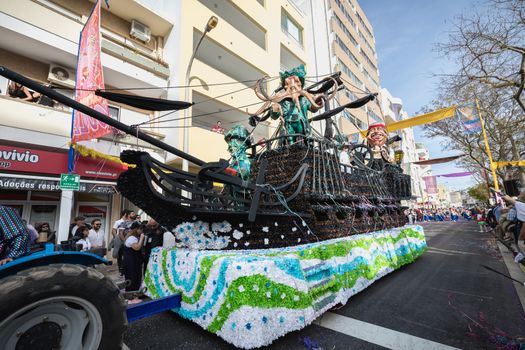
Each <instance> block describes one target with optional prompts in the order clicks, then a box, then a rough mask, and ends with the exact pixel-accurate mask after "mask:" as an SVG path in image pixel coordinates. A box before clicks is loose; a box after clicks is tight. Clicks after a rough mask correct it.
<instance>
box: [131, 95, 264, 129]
mask: <svg viewBox="0 0 525 350" xmlns="http://www.w3.org/2000/svg"><path fill="white" fill-rule="evenodd" d="M262 103H264V102H263V101H260V102H255V103H250V104H247V105H244V106H238V107H232V108H228V109H224V110H221V111H217V112H207V113H202V114H197V115H193V116H188V117H180V118H173V119H165V120H160V121H156V122H154V123H166V122H171V121H177V120H184V119H193V118H200V117H205V116H208V115H214V114H219V113H225V112H231V111H235V110H239V109H241V108H246V107H251V106H255V105H259V104H262ZM171 113H172V112H170V113H166V114H165V115H162V116H161V117H165V116H166V115H168V114H171ZM150 123H151V122H150V121H149V120H148V121H146V122H142V123H139V124H136V125H133V126H135V127H140V126H141V125H146V124H150ZM155 128H158V129H178V128H184V126H155Z"/></svg>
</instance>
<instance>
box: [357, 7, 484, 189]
mask: <svg viewBox="0 0 525 350" xmlns="http://www.w3.org/2000/svg"><path fill="white" fill-rule="evenodd" d="M358 2H359V4H360V6H361V8H362V9H363V11H364V12H365V14H366V16H367V17H368V20H369V21H370V22H371V23H372V26H373V31H374V35H375V37H376V51H377V56H378V60H379V73H380V75H381V76H380V79H381V86H383V87H385V88H387V89H388V90H389V91H390V93H391V94H392V95H393V96H395V97H399V98H401V99H402V100H403V105H404V109H405V110H406V111H407V112H408V114H409V116H414V115H416V114H417V112H418V111H419V110H420V109H421V107H423V106H425V105H426V104H427V103H429V102H430V101H431V100H432V99H433V98H434V96H435V95H436V93H435V92H436V88H437V79H436V78H434V77H433V74H439V73H444V72H452V71H453V70H454V64H453V62H451V61H448V60H447V59H445V58H442V57H439V55H438V54H437V53H436V52H435V43H437V42H443V41H446V39H447V36H448V32H449V31H451V30H452V29H453V20H454V17H456V16H458V15H460V14H461V13H466V12H468V11H469V9H471V8H472V6H474V4H476V5H479V4H480V1H479V0H477V1H476V0H431V1H421V0H419V1H414V0H359V1H358ZM414 132H415V135H416V140H417V141H418V142H422V143H424V144H425V145H426V146H427V148H428V150H429V152H430V157H431V158H438V157H444V156H449V155H454V154H459V153H461V150H456V151H442V150H441V149H442V147H441V144H440V143H443V142H446V140H445V139H437V138H435V139H429V138H427V137H425V136H424V133H423V131H422V130H421V128H419V127H418V128H416V129H415V130H414ZM459 171H464V170H463V169H459V168H457V167H456V166H455V165H454V163H446V164H441V165H433V166H432V172H433V174H434V175H439V174H446V173H451V172H459ZM438 183H441V184H445V185H446V186H447V187H449V188H451V189H463V188H467V187H470V186H472V185H473V184H475V180H474V179H473V178H472V177H470V176H469V177H461V178H453V179H446V178H438Z"/></svg>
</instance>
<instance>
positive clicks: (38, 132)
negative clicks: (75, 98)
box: [0, 95, 164, 156]
mask: <svg viewBox="0 0 525 350" xmlns="http://www.w3.org/2000/svg"><path fill="white" fill-rule="evenodd" d="M71 115H72V113H71V110H69V109H67V108H54V107H47V106H43V105H40V104H38V103H34V102H27V101H22V100H20V99H16V98H11V97H9V96H6V95H0V129H1V130H2V139H3V140H6V141H9V142H19V143H35V144H38V145H40V146H44V147H50V148H53V149H67V148H68V147H69V142H70V140H71V138H70V136H71ZM119 119H120V120H121V121H122V122H123V123H126V124H132V123H139V122H142V121H145V120H148V116H147V115H145V114H142V113H138V112H136V111H133V110H128V109H123V108H120V111H119ZM144 131H145V132H147V133H149V134H150V135H152V136H154V137H156V138H158V139H164V135H163V134H161V133H159V131H158V130H157V129H156V128H144ZM115 141H117V142H118V143H119V145H118V146H115ZM126 145H127V146H126ZM92 146H93V148H96V149H97V150H98V151H100V152H103V153H107V154H112V155H116V156H118V155H119V153H120V151H121V146H122V147H124V148H129V147H133V148H142V149H144V150H149V151H155V152H156V153H162V151H160V150H159V149H157V148H156V147H154V146H152V145H150V144H147V143H146V142H144V141H140V140H139V141H137V139H136V138H135V137H132V136H127V135H126V136H119V137H117V138H115V137H114V136H113V135H111V136H107V137H103V138H102V139H100V140H99V141H94V142H93V145H92Z"/></svg>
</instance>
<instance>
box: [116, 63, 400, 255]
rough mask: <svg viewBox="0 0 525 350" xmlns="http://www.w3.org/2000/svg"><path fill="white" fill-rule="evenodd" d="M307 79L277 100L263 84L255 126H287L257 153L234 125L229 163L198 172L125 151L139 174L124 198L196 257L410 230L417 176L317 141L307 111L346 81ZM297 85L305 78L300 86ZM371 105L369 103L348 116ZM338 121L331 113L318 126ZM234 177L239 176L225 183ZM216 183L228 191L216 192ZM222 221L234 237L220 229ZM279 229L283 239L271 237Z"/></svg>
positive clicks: (285, 79)
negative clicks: (408, 214)
mask: <svg viewBox="0 0 525 350" xmlns="http://www.w3.org/2000/svg"><path fill="white" fill-rule="evenodd" d="M304 74H305V73H304V69H302V67H299V68H296V69H294V70H292V71H289V72H284V73H283V74H282V87H281V88H280V89H278V92H277V93H275V94H274V95H273V96H268V94H267V93H266V92H265V91H264V88H263V86H264V83H263V81H262V80H261V81H259V82H258V83H257V84H256V88H255V91H256V93H257V94H258V96H260V97H261V98H262V99H263V100H265V102H266V103H265V104H264V105H263V107H262V108H261V109H260V110H259V111H258V113H256V114H255V115H254V116H253V117H252V123H253V124H256V123H257V122H259V121H260V120H261V119H262V120H265V119H267V118H269V117H271V116H272V114H273V115H276V116H277V117H278V118H280V119H281V124H280V126H279V127H278V128H277V131H276V133H275V134H274V137H272V138H270V139H268V140H265V141H263V142H261V143H258V144H254V145H252V144H251V142H250V135H249V133H248V132H247V130H246V129H245V128H244V127H242V126H235V127H234V128H232V130H230V131H229V132H228V133H227V134H226V136H225V139H226V141H227V142H228V145H229V150H230V152H231V153H232V158H231V161H230V162H228V161H226V160H220V161H218V162H213V163H204V162H198V163H197V165H200V171H199V173H198V174H190V173H187V172H183V171H181V170H180V169H178V168H175V167H170V166H167V165H165V164H162V163H161V162H159V161H157V160H155V159H153V158H152V157H150V156H149V154H147V153H141V152H135V151H126V152H124V153H123V154H122V156H121V158H122V160H123V161H124V162H126V163H131V164H136V165H137V167H136V168H133V169H130V170H128V171H127V172H125V173H124V174H122V175H121V177H120V178H119V181H118V188H119V191H120V192H121V193H122V194H123V195H124V196H125V197H127V198H128V199H130V200H131V201H132V202H134V203H135V204H136V205H137V206H138V207H140V208H142V209H144V210H145V211H146V212H147V213H148V214H149V215H151V216H153V217H155V218H156V219H157V220H159V221H160V222H162V223H164V224H165V225H168V226H170V227H172V228H174V232H175V234H176V235H177V239H178V241H179V244H180V245H181V246H187V247H190V248H198V249H259V248H271V247H287V246H293V245H298V244H305V243H310V242H317V241H323V240H326V239H333V238H338V237H344V236H349V235H352V234H358V233H364V232H370V231H375V230H379V229H384V228H392V227H399V226H403V225H404V224H405V217H404V215H403V213H402V208H401V206H400V205H399V201H400V199H406V198H409V197H410V179H409V177H408V176H407V175H404V174H402V171H401V169H400V168H399V167H398V166H396V165H393V164H390V163H388V162H386V161H385V160H383V159H373V153H374V152H373V150H372V149H371V148H370V147H369V146H368V145H365V144H361V145H354V147H353V149H352V153H353V159H354V165H351V164H346V165H341V164H340V163H339V157H338V154H339V152H340V150H339V149H340V147H341V144H340V142H337V141H336V140H335V139H333V138H329V137H322V136H320V135H319V136H315V135H313V133H312V132H311V130H310V127H309V123H308V120H306V119H305V115H306V110H307V109H313V108H315V109H318V108H320V107H321V106H322V105H323V104H324V105H326V104H327V102H328V100H329V99H330V97H333V96H334V94H335V92H336V91H337V90H338V89H339V88H340V87H341V85H340V80H339V79H338V75H337V74H336V75H334V76H331V77H329V78H326V79H324V80H323V81H322V82H320V83H318V84H315V85H314V86H313V87H310V88H308V89H305V90H303V87H302V83H301V82H300V79H303V82H304ZM298 76H299V78H297V77H298ZM293 79H297V80H299V82H298V84H297V85H296V86H292V83H290V81H292V82H294V80H293ZM294 88H295V89H294ZM314 89H315V90H314ZM373 99H374V95H369V96H367V97H365V98H363V99H360V100H358V101H354V102H353V103H351V104H349V105H347V106H344V108H352V107H353V108H356V107H360V106H362V105H364V104H365V103H367V102H368V101H370V100H373ZM274 110H275V111H274ZM341 110H342V108H339V111H341ZM294 113H295V114H296V115H295V116H291V115H292V114H294ZM335 113H337V110H336V111H334V110H327V111H325V112H324V113H323V114H321V115H319V116H317V117H315V119H314V120H323V119H327V118H330V117H332V116H333V115H335ZM261 114H264V115H263V116H262V117H260V115H261ZM294 117H295V118H296V120H294V121H292V120H291V119H293V118H294ZM294 124H295V125H294ZM292 125H293V126H292ZM255 127H256V125H255ZM294 127H295V128H296V129H297V130H295V129H294ZM385 141H386V140H385ZM374 162H375V163H374ZM377 165H380V166H379V167H378V166H377ZM374 167H375V168H376V169H374ZM232 173H233V174H235V175H236V176H235V177H233V178H232V176H230V175H225V174H232ZM213 182H222V183H223V184H224V185H225V186H224V187H223V188H221V189H217V188H214V186H213ZM137 185H138V186H137ZM219 221H221V222H222V221H227V224H226V225H227V227H231V228H232V229H231V230H230V231H229V232H225V230H224V229H222V230H220V231H219V230H218V229H217V230H215V229H213V228H217V227H218V226H217V225H215V226H213V223H214V222H219ZM203 225H207V226H206V230H203ZM210 225H211V226H213V228H212V229H210V227H211V226H210ZM240 227H242V231H241V230H240V229H239V228H240ZM275 228H278V232H279V234H274V233H272V232H271V231H275ZM203 231H204V233H206V234H204V235H203V236H200V237H199V232H201V233H202V232H203Z"/></svg>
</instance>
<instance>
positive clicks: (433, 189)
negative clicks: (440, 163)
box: [423, 176, 438, 194]
mask: <svg viewBox="0 0 525 350" xmlns="http://www.w3.org/2000/svg"><path fill="white" fill-rule="evenodd" d="M423 181H425V188H426V190H427V193H428V194H435V193H437V192H438V191H437V181H436V177H435V176H423Z"/></svg>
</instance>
